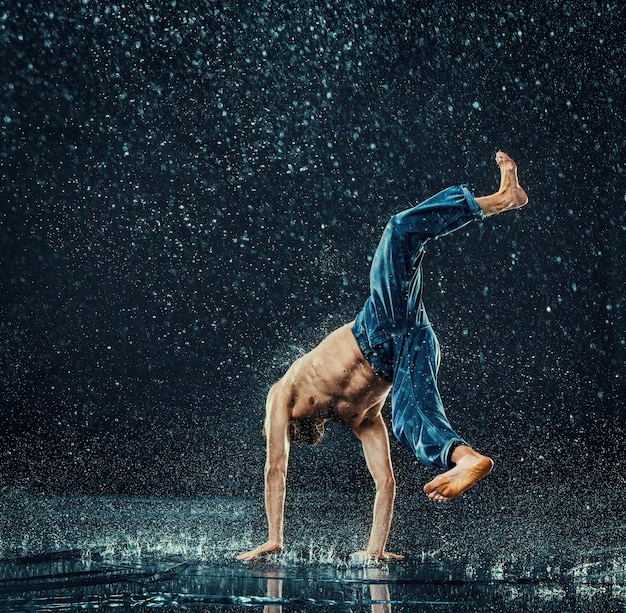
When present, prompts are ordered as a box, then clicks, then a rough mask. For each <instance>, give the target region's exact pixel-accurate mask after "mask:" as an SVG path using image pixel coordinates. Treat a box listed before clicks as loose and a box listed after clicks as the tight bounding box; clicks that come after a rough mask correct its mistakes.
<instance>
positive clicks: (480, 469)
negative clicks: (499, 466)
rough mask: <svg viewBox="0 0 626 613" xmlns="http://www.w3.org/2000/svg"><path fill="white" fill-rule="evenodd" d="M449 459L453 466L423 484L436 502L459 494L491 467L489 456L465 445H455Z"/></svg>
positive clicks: (485, 473)
mask: <svg viewBox="0 0 626 613" xmlns="http://www.w3.org/2000/svg"><path fill="white" fill-rule="evenodd" d="M450 459H451V460H452V462H453V463H454V464H455V466H454V468H451V469H450V470H448V471H446V472H445V473H442V474H441V475H438V476H436V477H435V478H434V479H433V480H432V481H431V482H430V483H427V484H426V485H425V486H424V492H425V493H426V495H427V496H428V497H429V498H430V499H431V500H434V501H436V502H447V501H448V500H452V499H453V498H456V497H457V496H460V495H461V494H462V493H463V492H464V491H466V490H468V489H469V488H470V487H472V485H474V483H476V482H477V481H479V480H480V479H482V478H483V477H485V476H486V475H488V474H489V473H490V472H491V469H492V468H493V461H492V460H491V458H488V457H487V456H484V455H481V454H480V453H477V452H476V451H474V450H473V449H472V448H471V447H467V446H466V445H460V446H459V447H456V448H455V449H454V451H453V452H452V457H451V458H450Z"/></svg>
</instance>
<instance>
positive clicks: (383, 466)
mask: <svg viewBox="0 0 626 613" xmlns="http://www.w3.org/2000/svg"><path fill="white" fill-rule="evenodd" d="M354 432H355V434H356V435H357V436H358V438H359V440H360V441H361V444H362V445H363V453H364V455H365V462H366V463H367V468H368V469H369V471H370V473H371V475H372V477H373V479H374V483H375V485H376V498H375V500H374V517H373V520H372V531H371V533H370V539H369V543H368V545H367V551H360V552H357V553H355V554H353V556H354V557H359V558H360V557H367V558H374V559H377V560H390V559H401V558H402V557H403V556H401V555H397V554H393V553H388V552H386V551H385V546H386V545H387V538H388V537H389V530H390V528H391V518H392V516H393V503H394V500H395V496H396V482H395V478H394V476H393V467H392V465H391V455H390V453H389V435H388V434H387V427H386V426H385V422H384V421H383V418H382V415H380V413H379V414H378V415H377V416H376V417H375V418H373V419H371V420H369V419H368V420H366V421H365V422H364V423H363V424H361V425H360V426H359V427H358V428H357V429H355V431H354Z"/></svg>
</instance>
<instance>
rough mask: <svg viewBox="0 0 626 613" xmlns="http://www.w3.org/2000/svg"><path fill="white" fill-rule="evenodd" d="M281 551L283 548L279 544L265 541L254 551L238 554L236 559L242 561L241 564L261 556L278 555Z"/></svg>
mask: <svg viewBox="0 0 626 613" xmlns="http://www.w3.org/2000/svg"><path fill="white" fill-rule="evenodd" d="M282 550H283V546H282V545H281V544H280V543H277V542H276V541H266V542H265V543H263V544H262V545H259V546H258V547H257V548H256V549H251V550H250V551H246V552H244V553H240V554H239V555H238V556H237V558H236V559H237V560H242V561H243V562H251V561H252V560H256V559H257V558H260V557H263V556H268V555H272V554H273V553H280V552H281V551H282Z"/></svg>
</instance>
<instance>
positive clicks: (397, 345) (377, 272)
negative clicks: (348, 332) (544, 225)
mask: <svg viewBox="0 0 626 613" xmlns="http://www.w3.org/2000/svg"><path fill="white" fill-rule="evenodd" d="M483 217H484V215H483V213H482V210H481V208H480V206H479V205H478V203H477V202H476V200H475V199H474V197H473V196H472V194H471V193H470V192H469V190H468V189H467V187H465V186H463V185H462V186H457V187H450V188H448V189H446V190H444V191H442V192H440V193H439V194H437V195H435V196H433V197H432V198H429V199H428V200H426V201H424V202H422V203H421V204H418V205H417V206H415V207H413V208H411V209H407V210H406V211H403V212H401V213H399V214H397V215H394V216H393V217H392V218H391V219H390V221H389V223H388V224H387V227H386V228H385V231H384V232H383V235H382V238H381V240H380V243H379V245H378V248H377V249H376V253H375V255H374V259H373V261H372V268H371V271H370V296H369V298H368V299H367V301H366V302H365V306H364V307H363V310H362V311H361V312H360V313H359V314H358V315H357V317H356V319H355V321H354V324H353V326H352V332H353V334H354V337H355V339H356V341H357V344H358V345H359V348H360V349H361V352H362V353H363V355H364V357H365V358H366V359H367V360H368V362H369V363H370V365H371V366H372V369H373V370H374V372H376V373H377V374H379V375H380V376H381V377H383V378H385V379H387V380H388V381H391V382H392V390H391V415H392V417H391V423H392V429H393V433H394V435H395V436H396V438H397V439H398V440H399V441H400V442H401V443H402V444H404V445H406V446H407V447H409V448H410V449H412V450H413V452H414V453H415V455H416V457H417V458H418V459H419V460H420V461H421V462H422V463H424V464H426V465H427V466H432V467H438V468H444V469H447V468H449V466H450V465H449V456H450V454H451V452H452V449H453V447H455V446H457V445H467V443H466V442H465V441H464V440H463V439H462V438H461V437H460V436H459V435H458V434H456V432H454V430H453V429H452V427H451V426H450V424H449V422H448V418H447V417H446V413H445V410H444V407H443V403H442V402H441V397H440V395H439V390H438V389H437V370H438V368H439V342H438V341H437V337H436V336H435V333H434V332H433V329H432V327H431V325H430V323H429V321H428V316H427V314H426V310H425V309H424V304H423V301H422V266H421V265H422V259H423V257H424V252H425V247H424V246H425V244H426V242H427V241H428V240H429V239H436V238H439V237H441V236H445V235H446V234H450V233H451V232H454V231H455V230H458V229H459V228H462V227H463V226H465V225H466V224H468V223H469V222H471V221H473V220H477V219H482V218H483Z"/></svg>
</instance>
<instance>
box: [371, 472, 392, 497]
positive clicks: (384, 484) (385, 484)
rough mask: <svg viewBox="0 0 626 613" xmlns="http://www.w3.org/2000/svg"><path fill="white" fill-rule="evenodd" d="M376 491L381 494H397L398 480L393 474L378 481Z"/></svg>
mask: <svg viewBox="0 0 626 613" xmlns="http://www.w3.org/2000/svg"><path fill="white" fill-rule="evenodd" d="M376 490H377V491H379V492H389V493H391V494H395V491H396V479H395V477H394V476H393V474H391V473H389V474H387V475H384V476H381V477H379V478H378V479H376Z"/></svg>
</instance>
